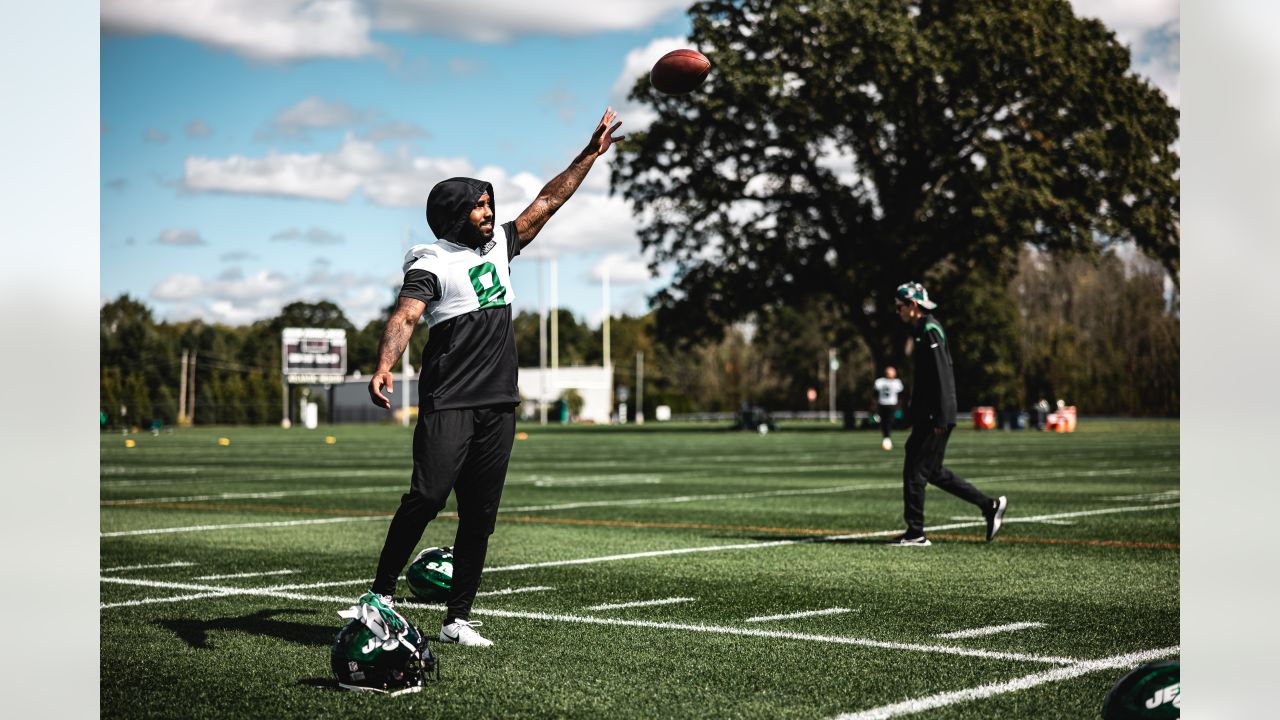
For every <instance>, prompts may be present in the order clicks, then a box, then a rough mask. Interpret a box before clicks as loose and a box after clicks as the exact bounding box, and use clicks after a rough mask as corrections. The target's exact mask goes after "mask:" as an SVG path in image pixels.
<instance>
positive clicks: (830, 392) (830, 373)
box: [827, 348, 840, 423]
mask: <svg viewBox="0 0 1280 720" xmlns="http://www.w3.org/2000/svg"><path fill="white" fill-rule="evenodd" d="M839 369H840V361H839V360H838V359H836V349H835V348H831V349H829V350H827V403H828V405H827V406H828V408H829V414H828V418H829V419H830V421H831V422H833V423H834V422H836V371H837V370H839Z"/></svg>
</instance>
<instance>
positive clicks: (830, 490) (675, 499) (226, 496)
mask: <svg viewBox="0 0 1280 720" xmlns="http://www.w3.org/2000/svg"><path fill="white" fill-rule="evenodd" d="M846 469H849V468H846ZM1176 469H1177V468H1176V467H1168V468H1123V469H1118V470H1082V471H1076V472H1054V473H1034V474H1029V475H1026V474H1024V475H996V476H991V477H975V478H971V480H972V481H974V482H979V483H993V482H1011V481H1019V480H1049V479H1054V478H1062V477H1099V476H1110V475H1133V474H1136V473H1140V472H1152V473H1158V472H1167V471H1171V470H1176ZM613 478H616V479H613ZM661 482H663V481H662V480H661V478H659V477H656V476H621V475H606V476H599V477H594V478H591V477H588V478H555V477H554V476H536V475H535V476H532V478H531V479H529V480H519V479H518V480H513V481H510V482H508V484H509V485H534V486H541V487H555V486H565V487H578V486H580V487H587V486H591V485H593V484H599V485H605V486H610V485H632V484H659V483H661ZM899 487H902V483H901V482H898V481H894V482H885V483H874V484H859V485H836V486H829V487H819V488H798V489H791V490H761V491H755V492H738V493H716V494H706V495H677V496H672V497H659V498H632V499H628V500H585V501H581V502H572V503H557V504H552V505H527V506H522V507H507V508H501V509H500V510H499V512H508V513H509V512H538V511H545V510H574V509H577V508H584V507H617V506H627V505H651V504H668V503H689V502H700V501H704V500H705V501H716V500H749V499H752V498H760V497H786V496H792V495H827V494H836V493H845V492H856V491H859V490H892V489H896V488H899ZM406 488H407V485H405V484H403V483H402V484H398V485H374V486H364V487H354V488H341V487H340V488H315V489H310V490H270V491H262V492H243V493H214V494H207V495H180V496H170V497H149V498H122V499H111V500H101V501H99V504H100V505H103V506H117V505H147V504H152V503H166V502H208V501H215V500H251V499H275V498H283V497H305V496H325V495H353V494H360V493H378V492H402V491H403V490H405V489H406ZM1147 497H1148V496H1134V499H1137V498H1142V499H1147ZM1115 499H1126V498H1115Z"/></svg>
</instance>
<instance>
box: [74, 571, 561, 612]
mask: <svg viewBox="0 0 1280 720" xmlns="http://www.w3.org/2000/svg"><path fill="white" fill-rule="evenodd" d="M102 580H103V582H110V580H108V579H107V578H103V579H102ZM120 584H124V585H143V586H144V587H166V588H168V587H171V586H176V585H178V583H157V582H144V583H134V582H130V583H120ZM322 584H323V583H322ZM342 584H345V585H351V584H352V583H349V582H344V583H342ZM190 587H195V586H191V585H187V588H190ZM173 589H184V588H180V587H175V588H173ZM249 590H254V591H256V592H247V591H249ZM544 590H555V588H553V587H547V586H545V585H531V586H529V587H518V588H503V589H501V590H481V591H479V592H477V593H476V595H477V596H490V595H516V594H519V593H527V592H541V591H544ZM266 591H269V592H266ZM276 591H277V588H221V587H219V588H217V589H210V591H209V592H201V593H195V594H192V595H170V596H166V597H153V598H142V599H140V600H126V601H124V602H116V603H104V604H103V605H102V606H101V607H100V608H99V609H101V610H108V609H110V608H115V607H132V606H135V605H150V604H153V603H174V602H185V601H188V600H204V599H206V598H215V597H228V596H230V595H266V596H275V597H286V598H289V599H292V600H299V599H315V600H332V601H335V602H349V603H354V602H355V600H356V598H354V597H337V596H330V597H315V596H311V595H298V594H295V593H283V592H280V593H277V592H276ZM397 604H398V605H399V604H403V605H406V606H409V607H423V608H426V607H429V608H438V607H444V605H442V604H441V605H433V604H427V603H419V602H413V601H400V602H399V603H397Z"/></svg>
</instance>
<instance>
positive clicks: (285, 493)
mask: <svg viewBox="0 0 1280 720" xmlns="http://www.w3.org/2000/svg"><path fill="white" fill-rule="evenodd" d="M405 487H406V486H405V484H404V483H401V484H399V485H370V486H367V487H354V488H317V489H313V490H268V491H264V492H241V493H233V492H228V493H216V494H212V495H182V496H176V497H146V498H128V499H123V500H99V501H98V504H99V505H150V504H152V503H171V502H202V501H205V500H257V499H263V498H282V497H294V496H305V495H356V494H360V493H373V492H392V491H395V492H404V490H405Z"/></svg>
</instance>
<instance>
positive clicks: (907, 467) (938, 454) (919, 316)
mask: <svg viewBox="0 0 1280 720" xmlns="http://www.w3.org/2000/svg"><path fill="white" fill-rule="evenodd" d="M896 302H897V306H898V317H899V318H900V319H901V320H902V322H904V323H907V324H909V325H911V326H912V328H913V330H914V333H913V336H914V338H915V349H914V351H913V354H914V356H915V380H914V382H912V384H911V410H910V418H911V436H910V437H908V438H907V453H906V455H907V457H906V460H905V461H904V463H903V466H902V502H903V505H904V511H903V517H904V518H905V519H906V521H907V531H906V532H905V533H903V534H901V535H899V536H897V537H895V538H893V539H892V540H890V541H889V544H891V545H900V546H915V547H925V546H928V545H929V544H930V543H929V539H928V538H926V537H925V535H924V489H925V485H926V484H928V483H933V484H934V485H937V486H938V487H940V488H942V489H943V490H946V491H947V492H949V493H951V494H952V495H955V496H956V497H958V498H960V499H961V500H964V501H966V502H970V503H972V504H974V505H977V506H978V508H979V509H981V510H982V516H983V517H984V518H986V521H987V541H988V542H990V541H991V540H992V539H993V538H995V536H996V533H998V532H1000V525H1001V523H1002V522H1003V521H1004V511H1005V508H1006V507H1008V504H1009V503H1008V500H1006V499H1005V498H1004V496H1001V497H999V498H994V499H993V498H990V497H987V496H986V495H984V494H982V493H981V492H980V491H979V490H978V489H977V488H975V487H974V486H973V485H970V484H969V483H968V482H966V481H965V480H963V479H962V478H960V477H958V476H957V475H956V474H955V473H953V472H951V470H949V469H948V468H946V467H945V466H944V465H943V464H942V456H943V455H944V454H945V453H946V451H947V440H948V439H949V438H950V437H951V431H952V430H953V429H954V428H955V426H956V380H955V374H954V372H953V371H952V367H951V351H950V350H949V349H948V348H947V336H946V333H944V332H943V331H942V325H941V324H940V323H939V322H938V321H937V319H935V318H934V317H933V315H930V314H929V313H928V312H926V311H927V310H932V309H934V308H936V307H937V305H936V304H934V303H933V302H932V301H930V300H929V294H928V293H927V292H925V289H924V286H923V285H921V284H920V283H915V282H909V283H903V284H902V285H899V286H898V291H897V298H896Z"/></svg>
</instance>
